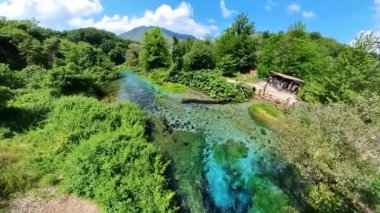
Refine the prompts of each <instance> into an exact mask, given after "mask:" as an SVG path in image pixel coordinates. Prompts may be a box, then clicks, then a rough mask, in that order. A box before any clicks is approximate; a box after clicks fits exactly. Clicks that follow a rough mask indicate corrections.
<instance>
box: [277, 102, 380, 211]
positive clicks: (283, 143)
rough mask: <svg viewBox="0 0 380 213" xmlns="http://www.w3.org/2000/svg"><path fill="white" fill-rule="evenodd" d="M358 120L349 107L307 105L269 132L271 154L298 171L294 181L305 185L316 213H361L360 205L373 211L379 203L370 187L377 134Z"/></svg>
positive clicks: (371, 125) (374, 172)
mask: <svg viewBox="0 0 380 213" xmlns="http://www.w3.org/2000/svg"><path fill="white" fill-rule="evenodd" d="M362 118H363V117H362V114H360V113H358V109H355V108H354V107H353V106H346V105H343V104H331V105H328V106H320V105H306V106H304V107H297V108H291V109H289V110H288V112H287V114H286V115H285V119H284V121H283V122H282V123H278V125H274V126H273V127H272V129H273V130H274V131H275V133H277V135H278V137H277V143H276V145H275V146H274V148H275V150H276V153H277V154H278V155H279V156H281V157H282V158H284V159H285V160H286V161H287V162H288V163H290V164H291V165H294V166H295V167H296V168H297V169H298V172H299V175H296V177H297V178H298V179H299V182H303V184H306V186H307V187H306V188H304V189H302V190H303V191H304V192H303V193H305V194H307V195H308V196H307V198H306V199H307V202H308V203H309V205H311V206H312V207H313V208H314V210H315V211H319V212H326V211H329V212H331V211H333V212H334V211H349V210H350V209H351V210H352V209H356V211H362V210H363V203H366V204H367V205H369V206H372V208H373V205H375V204H374V203H373V202H375V200H376V202H378V201H379V197H376V196H377V193H376V191H377V190H378V189H376V188H374V187H373V183H374V182H375V181H376V179H377V178H376V177H377V176H379V170H378V167H376V166H375V165H376V162H378V161H377V160H376V157H375V156H378V155H379V153H380V150H379V147H378V146H377V145H376V140H378V139H376V134H377V133H376V132H379V128H378V126H377V125H376V123H367V124H366V123H365V121H364V120H363V119H362ZM369 150H370V151H369ZM368 152H371V153H372V154H371V156H369V155H368ZM364 156H367V157H364ZM308 188H310V190H309V189H308ZM363 192H364V193H363ZM299 199H304V198H299ZM371 202H372V203H371Z"/></svg>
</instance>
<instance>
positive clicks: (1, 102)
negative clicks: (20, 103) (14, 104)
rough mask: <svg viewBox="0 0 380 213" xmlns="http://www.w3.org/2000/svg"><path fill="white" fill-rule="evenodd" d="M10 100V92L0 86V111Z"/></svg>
mask: <svg viewBox="0 0 380 213" xmlns="http://www.w3.org/2000/svg"><path fill="white" fill-rule="evenodd" d="M11 98H12V92H11V91H10V90H9V88H7V87H2V86H0V109H1V108H2V107H4V106H5V104H6V103H7V101H8V100H9V99H11Z"/></svg>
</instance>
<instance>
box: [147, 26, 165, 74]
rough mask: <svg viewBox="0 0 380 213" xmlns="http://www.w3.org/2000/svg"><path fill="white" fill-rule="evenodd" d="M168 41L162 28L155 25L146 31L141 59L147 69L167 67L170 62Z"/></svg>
mask: <svg viewBox="0 0 380 213" xmlns="http://www.w3.org/2000/svg"><path fill="white" fill-rule="evenodd" d="M167 46H168V42H167V40H166V38H165V37H164V36H163V34H162V33H161V30H160V28H158V27H154V28H152V30H151V31H146V32H145V35H144V39H143V42H142V46H141V54H140V61H141V64H142V65H143V67H144V68H145V69H147V70H150V69H154V68H159V67H167V66H168V65H169V64H170V55H169V50H168V48H167Z"/></svg>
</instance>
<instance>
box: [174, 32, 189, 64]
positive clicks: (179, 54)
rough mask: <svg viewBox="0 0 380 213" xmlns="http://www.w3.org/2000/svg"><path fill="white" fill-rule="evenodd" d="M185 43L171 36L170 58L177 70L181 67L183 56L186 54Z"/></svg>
mask: <svg viewBox="0 0 380 213" xmlns="http://www.w3.org/2000/svg"><path fill="white" fill-rule="evenodd" d="M186 52H187V50H186V44H185V42H183V41H179V40H178V39H177V38H176V37H175V36H174V37H173V45H172V50H171V58H172V61H173V63H174V64H176V65H177V66H178V67H177V70H182V68H183V56H184V55H185V54H186Z"/></svg>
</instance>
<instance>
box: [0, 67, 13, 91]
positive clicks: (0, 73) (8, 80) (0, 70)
mask: <svg viewBox="0 0 380 213" xmlns="http://www.w3.org/2000/svg"><path fill="white" fill-rule="evenodd" d="M0 85H1V86H5V87H11V88H14V87H15V86H16V76H15V74H14V72H13V71H12V70H10V69H9V67H8V65H6V64H1V63H0Z"/></svg>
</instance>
